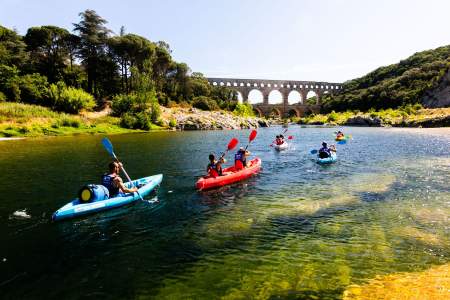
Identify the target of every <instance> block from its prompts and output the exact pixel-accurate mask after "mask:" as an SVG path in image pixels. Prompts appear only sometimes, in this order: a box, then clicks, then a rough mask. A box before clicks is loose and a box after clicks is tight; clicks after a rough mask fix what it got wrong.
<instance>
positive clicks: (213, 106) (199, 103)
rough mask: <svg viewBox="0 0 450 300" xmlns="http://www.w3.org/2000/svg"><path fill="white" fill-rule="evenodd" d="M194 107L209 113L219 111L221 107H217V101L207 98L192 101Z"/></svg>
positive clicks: (197, 98) (196, 98)
mask: <svg viewBox="0 0 450 300" xmlns="http://www.w3.org/2000/svg"><path fill="white" fill-rule="evenodd" d="M192 106H193V107H195V108H198V109H202V110H209V111H211V110H218V109H219V105H217V102H216V101H214V100H212V99H210V98H208V97H205V96H199V97H195V98H194V100H193V101H192Z"/></svg>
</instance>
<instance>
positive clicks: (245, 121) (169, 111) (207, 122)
mask: <svg viewBox="0 0 450 300" xmlns="http://www.w3.org/2000/svg"><path fill="white" fill-rule="evenodd" d="M161 109H162V119H163V120H164V122H165V123H166V124H165V125H167V126H169V124H170V122H172V124H176V125H175V127H176V128H177V129H180V130H223V129H244V128H258V127H268V126H269V125H270V124H269V122H268V121H266V120H265V119H262V118H255V117H239V116H235V115H233V114H231V113H229V112H224V111H203V110H200V109H197V108H179V107H177V108H165V107H161Z"/></svg>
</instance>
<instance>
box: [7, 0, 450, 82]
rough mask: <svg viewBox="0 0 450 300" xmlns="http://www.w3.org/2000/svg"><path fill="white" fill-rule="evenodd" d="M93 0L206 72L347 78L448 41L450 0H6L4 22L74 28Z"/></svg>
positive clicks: (109, 15) (107, 14)
mask: <svg viewBox="0 0 450 300" xmlns="http://www.w3.org/2000/svg"><path fill="white" fill-rule="evenodd" d="M88 8H89V9H94V10H95V11H97V13H98V14H99V15H100V16H102V17H103V18H105V19H106V20H108V22H109V23H108V27H109V28H111V29H112V30H113V31H114V32H116V33H118V32H119V29H120V26H121V25H124V26H125V27H126V30H127V32H129V33H136V34H139V35H142V36H145V37H146V38H148V39H150V40H152V41H158V40H164V41H166V42H168V43H169V44H170V46H171V48H172V49H173V56H174V58H175V59H176V60H177V61H180V62H186V63H187V64H188V65H189V66H190V67H191V69H192V70H193V71H196V72H202V73H204V74H205V75H206V76H210V77H213V76H214V77H238V78H260V79H291V80H318V81H334V82H342V81H345V80H349V79H352V78H355V77H359V76H362V75H364V74H366V73H368V72H370V71H371V70H373V69H375V68H376V67H378V66H381V65H387V64H391V63H396V62H398V61H399V60H400V59H403V58H406V57H408V56H410V55H411V54H413V53H414V52H417V51H422V50H426V49H432V48H436V47H439V46H443V45H447V44H450V17H449V14H450V13H449V12H450V1H449V0H422V1H419V0H409V1H408V0H391V1H389V0H377V1H375V0H370V1H369V0H368V1H364V0H334V1H332V0H278V1H276V0H240V1H239V0H227V1H214V0H210V1H206V0H191V1H188V0H185V1H183V0H165V1H163V0H160V1H156V0H149V1H136V0H127V1H125V0H122V1H115V0H78V1H66V0H0V24H1V25H3V26H6V27H9V28H16V29H17V30H18V31H19V33H21V34H25V33H26V30H27V28H29V27H31V26H39V25H49V24H51V25H57V26H61V27H64V28H67V29H70V30H72V23H75V22H78V21H79V16H78V13H79V12H81V11H83V10H85V9H88Z"/></svg>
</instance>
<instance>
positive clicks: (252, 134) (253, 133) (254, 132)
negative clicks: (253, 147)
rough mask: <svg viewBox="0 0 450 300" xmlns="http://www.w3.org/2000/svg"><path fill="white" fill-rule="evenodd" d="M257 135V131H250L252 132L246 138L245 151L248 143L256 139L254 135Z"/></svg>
mask: <svg viewBox="0 0 450 300" xmlns="http://www.w3.org/2000/svg"><path fill="white" fill-rule="evenodd" d="M257 134H258V131H256V130H254V129H253V130H252V132H250V135H249V136H248V144H247V146H245V150H246V151H247V148H248V146H249V145H250V143H251V142H252V141H253V140H254V139H255V138H256V135H257Z"/></svg>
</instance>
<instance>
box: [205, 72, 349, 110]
mask: <svg viewBox="0 0 450 300" xmlns="http://www.w3.org/2000/svg"><path fill="white" fill-rule="evenodd" d="M207 80H208V82H209V84H211V85H214V86H226V87H229V88H231V89H234V90H235V91H237V92H239V93H240V94H241V97H242V100H243V102H248V101H249V94H250V92H252V91H253V90H257V91H259V92H260V93H261V94H262V98H263V101H262V102H261V103H253V108H254V110H255V111H256V112H257V113H258V114H259V115H260V116H269V115H278V116H279V117H281V116H283V117H288V116H292V115H295V116H297V117H300V116H303V115H304V114H305V113H309V112H314V113H318V112H319V111H320V104H321V102H320V100H321V98H322V96H323V95H324V94H327V93H331V94H333V93H338V92H340V90H341V89H342V84H341V83H332V82H317V81H292V80H261V79H237V78H207ZM273 91H279V92H280V93H281V96H282V102H281V103H274V104H271V103H269V95H270V93H271V92H273ZM292 92H294V93H299V94H300V101H299V102H296V103H289V101H288V99H289V94H290V93H292ZM310 92H314V93H315V96H316V103H315V104H307V103H306V100H307V95H308V93H310Z"/></svg>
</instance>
